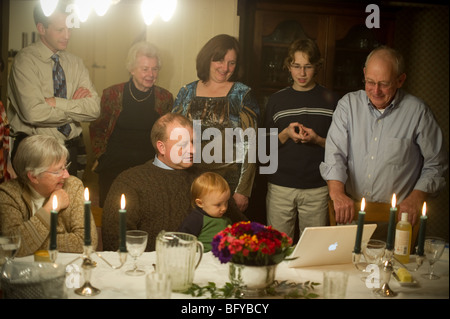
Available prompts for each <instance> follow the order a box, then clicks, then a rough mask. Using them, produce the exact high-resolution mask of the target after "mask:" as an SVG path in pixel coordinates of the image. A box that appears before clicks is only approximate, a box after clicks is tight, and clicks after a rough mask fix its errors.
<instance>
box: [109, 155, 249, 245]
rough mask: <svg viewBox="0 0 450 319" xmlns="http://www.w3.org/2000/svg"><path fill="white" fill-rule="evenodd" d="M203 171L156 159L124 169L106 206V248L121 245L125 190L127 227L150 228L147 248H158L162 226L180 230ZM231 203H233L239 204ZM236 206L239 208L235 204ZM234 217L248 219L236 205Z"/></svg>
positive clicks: (232, 215)
mask: <svg viewBox="0 0 450 319" xmlns="http://www.w3.org/2000/svg"><path fill="white" fill-rule="evenodd" d="M198 174H200V172H199V171H196V170H194V169H193V168H189V169H184V170H166V169H162V168H159V167H157V166H155V165H153V160H151V161H148V162H147V163H145V164H143V165H139V166H136V167H133V168H130V169H128V170H126V171H124V172H122V173H121V174H120V175H119V176H118V177H117V178H116V179H115V181H114V183H113V184H112V185H111V188H110V190H109V193H108V196H107V198H106V201H105V205H104V208H103V217H102V234H103V248H104V250H112V251H115V250H117V249H118V248H119V214H118V210H119V209H120V196H121V195H122V194H125V198H126V207H125V209H126V211H127V216H126V219H127V230H132V229H139V230H144V231H146V232H148V242H147V249H146V251H154V250H155V241H156V236H157V235H158V234H159V232H160V231H161V230H165V231H177V230H178V228H179V227H180V225H181V223H182V222H183V220H184V218H185V217H186V216H187V215H188V214H189V213H190V211H191V209H192V208H191V206H190V201H191V198H190V197H191V196H190V189H191V184H192V182H193V180H194V178H195V177H196V176H197V175H198ZM233 204H234V202H233V203H230V206H231V207H233V208H234V207H236V204H234V205H233ZM236 209H237V208H236ZM230 218H231V219H232V220H235V221H238V220H245V219H246V218H245V216H243V215H242V214H240V213H238V212H237V211H236V210H235V209H233V211H232V212H230Z"/></svg>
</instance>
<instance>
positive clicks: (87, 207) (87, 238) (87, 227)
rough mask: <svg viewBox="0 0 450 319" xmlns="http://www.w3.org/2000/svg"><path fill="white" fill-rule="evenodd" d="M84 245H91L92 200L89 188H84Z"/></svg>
mask: <svg viewBox="0 0 450 319" xmlns="http://www.w3.org/2000/svg"><path fill="white" fill-rule="evenodd" d="M84 200H85V202H84V245H85V246H91V244H92V240H91V202H90V201H89V190H88V189H87V187H86V188H85V190H84Z"/></svg>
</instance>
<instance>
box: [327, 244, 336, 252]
mask: <svg viewBox="0 0 450 319" xmlns="http://www.w3.org/2000/svg"><path fill="white" fill-rule="evenodd" d="M337 246H338V243H337V242H335V243H334V244H331V245H330V246H328V250H329V251H334V250H336V248H337Z"/></svg>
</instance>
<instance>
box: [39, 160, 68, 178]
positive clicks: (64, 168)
mask: <svg viewBox="0 0 450 319" xmlns="http://www.w3.org/2000/svg"><path fill="white" fill-rule="evenodd" d="M70 164H72V162H69V163H67V164H66V165H65V166H64V167H63V168H61V169H59V170H57V171H54V172H51V171H45V172H46V173H50V174H53V175H55V176H58V177H60V176H62V175H63V174H64V171H68V170H69V166H70Z"/></svg>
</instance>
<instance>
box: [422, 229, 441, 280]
mask: <svg viewBox="0 0 450 319" xmlns="http://www.w3.org/2000/svg"><path fill="white" fill-rule="evenodd" d="M444 249H445V240H444V239H442V238H438V237H427V238H426V239H425V245H424V252H425V255H426V256H427V260H428V262H429V263H430V272H429V273H427V274H423V275H422V277H423V278H426V279H430V280H435V279H439V278H441V277H439V276H438V275H436V274H434V264H435V263H436V261H438V260H439V258H441V256H442V253H443V252H444Z"/></svg>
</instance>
